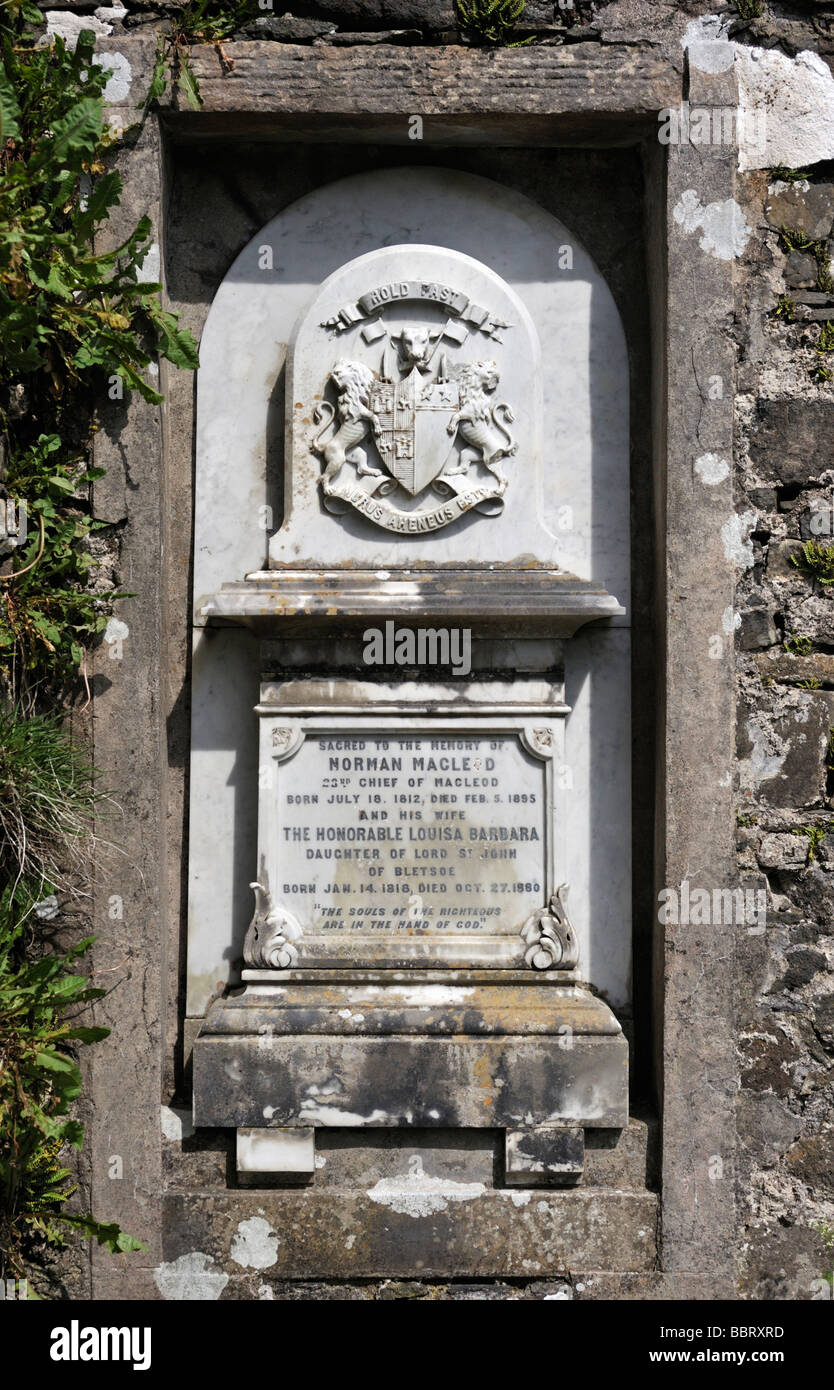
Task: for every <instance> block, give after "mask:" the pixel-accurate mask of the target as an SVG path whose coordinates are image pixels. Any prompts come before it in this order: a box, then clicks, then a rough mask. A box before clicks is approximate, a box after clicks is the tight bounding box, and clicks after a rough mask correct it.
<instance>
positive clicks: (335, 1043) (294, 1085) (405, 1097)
mask: <svg viewBox="0 0 834 1390" xmlns="http://www.w3.org/2000/svg"><path fill="white" fill-rule="evenodd" d="M261 1041H263V1040H261ZM268 1041H269V1044H270V1046H269V1048H265V1047H263V1046H262V1047H260V1048H259V1047H258V1040H257V1039H252V1038H246V1037H240V1036H238V1037H234V1036H231V1037H222V1036H214V1037H212V1036H202V1037H199V1038H198V1039H197V1042H196V1043H195V1046H194V1095H195V1102H194V1104H195V1109H194V1122H195V1124H197V1125H200V1126H203V1125H205V1126H211V1127H218V1128H224V1127H225V1128H240V1127H249V1126H252V1127H258V1126H262V1125H263V1123H264V1120H266V1121H267V1122H268V1123H269V1124H275V1125H278V1126H295V1125H301V1126H305V1127H309V1126H319V1125H323V1126H336V1127H338V1128H344V1127H353V1126H357V1127H364V1126H370V1127H378V1126H382V1127H397V1126H402V1125H406V1126H420V1127H423V1128H432V1127H441V1128H457V1127H464V1128H465V1127H476V1128H477V1127H487V1128H500V1129H512V1128H516V1127H518V1126H519V1125H521V1124H525V1123H533V1124H548V1123H549V1124H552V1123H554V1121H557V1122H558V1121H560V1120H570V1119H576V1121H577V1123H579V1124H582V1125H591V1126H599V1127H602V1128H606V1129H616V1128H620V1127H622V1126H623V1125H624V1124H625V1123H626V1121H627V1117H628V1085H627V1066H628V1048H627V1044H626V1042H625V1039H624V1038H623V1037H622V1035H620V1036H619V1037H608V1038H593V1037H591V1038H589V1037H584V1038H583V1037H579V1038H574V1039H572V1046H571V1047H570V1048H566V1047H565V1046H564V1042H565V1040H564V1038H561V1039H557V1038H546V1037H542V1038H535V1039H529V1038H524V1037H506V1038H483V1039H481V1038H468V1039H467V1038H464V1039H461V1038H421V1037H407V1038H398V1037H387V1038H372V1037H355V1038H332V1037H326V1036H325V1037H322V1036H313V1037H272V1038H269V1039H268ZM230 1078H234V1081H235V1084H234V1085H230Z"/></svg>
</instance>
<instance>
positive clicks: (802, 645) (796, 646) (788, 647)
mask: <svg viewBox="0 0 834 1390" xmlns="http://www.w3.org/2000/svg"><path fill="white" fill-rule="evenodd" d="M782 646H783V647H784V648H785V651H786V652H790V653H791V655H792V656H809V655H810V653H811V652H812V651H813V650H814V644H813V642H812V640H811V638H810V637H806V636H805V635H804V634H802V633H799V632H792V633H791V635H790V637H786V638H785V640H784V642H783V643H782Z"/></svg>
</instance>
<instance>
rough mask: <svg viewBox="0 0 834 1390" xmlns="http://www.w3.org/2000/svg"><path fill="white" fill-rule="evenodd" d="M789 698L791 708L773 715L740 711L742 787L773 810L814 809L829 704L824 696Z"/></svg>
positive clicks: (819, 789)
mask: <svg viewBox="0 0 834 1390" xmlns="http://www.w3.org/2000/svg"><path fill="white" fill-rule="evenodd" d="M787 698H788V699H789V700H790V701H791V706H790V707H789V708H787V709H786V710H784V712H783V713H781V714H779V715H776V716H773V715H770V714H769V713H768V712H766V711H764V710H752V709H746V710H742V712H741V717H740V719H739V728H738V742H739V758H740V759H741V767H740V773H741V779H742V785H743V786H744V787H745V788H746V789H748V790H750V791H752V792H753V794H754V795H756V796H760V797H761V798H762V799H763V800H764V801H766V802H767V803H768V804H769V805H771V806H816V805H819V804H820V802H821V800H822V797H823V793H824V786H825V760H826V753H827V749H828V743H829V738H830V724H831V712H830V709H829V704H828V701H827V699H826V697H825V693H822V692H821V693H820V694H817V693H816V692H810V691H804V690H797V691H791V692H790V694H789V696H788V697H787Z"/></svg>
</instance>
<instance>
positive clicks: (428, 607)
mask: <svg viewBox="0 0 834 1390" xmlns="http://www.w3.org/2000/svg"><path fill="white" fill-rule="evenodd" d="M624 614H625V609H624V608H622V607H621V606H620V604H619V603H618V602H617V600H616V599H615V598H614V597H613V596H612V595H611V594H609V593H608V592H607V590H606V589H604V588H603V586H602V585H601V584H595V583H593V582H591V581H589V580H585V579H578V578H577V577H576V575H573V574H568V573H566V572H565V571H564V570H543V569H536V568H533V567H531V568H529V569H511V568H507V567H504V566H496V567H495V568H494V569H490V570H486V569H469V570H465V569H439V570H431V571H428V570H417V569H412V570H398V571H393V570H388V571H373V570H339V571H336V570H331V571H327V570H263V571H259V572H257V573H255V574H251V575H248V576H247V578H246V580H245V581H243V582H242V583H234V584H224V585H223V588H222V589H221V590H220V592H219V593H216V594H213V595H212V596H211V597H209V598H206V599H204V600H202V601H200V602H198V604H197V613H196V623H197V625H198V626H212V627H214V626H227V625H229V624H232V625H234V626H243V627H248V628H252V629H253V630H255V631H257V632H259V633H260V634H261V635H262V636H268V635H270V633H274V632H275V631H276V630H281V631H285V630H286V625H287V624H288V623H292V624H293V626H294V627H296V628H297V627H299V626H315V627H316V628H318V629H319V630H321V629H322V628H323V626H325V625H326V624H327V622H328V620H330V621H331V623H338V624H341V625H344V624H350V623H357V624H358V623H365V622H368V621H375V622H381V621H383V620H385V619H387V618H391V619H394V620H399V621H405V622H408V621H411V622H420V623H445V624H447V625H448V624H455V623H457V624H463V625H465V626H469V627H472V628H473V629H476V630H479V631H480V630H482V631H490V632H494V633H497V632H500V631H501V630H503V629H507V630H509V631H511V632H516V633H517V631H518V628H519V624H521V623H523V625H524V628H525V630H526V631H528V632H531V633H532V632H534V631H538V632H541V633H546V634H548V635H550V636H554V637H572V636H573V634H574V633H575V632H576V631H577V630H578V629H579V628H580V627H583V626H584V625H585V623H589V622H594V621H595V620H596V619H598V618H619V617H622V616H624Z"/></svg>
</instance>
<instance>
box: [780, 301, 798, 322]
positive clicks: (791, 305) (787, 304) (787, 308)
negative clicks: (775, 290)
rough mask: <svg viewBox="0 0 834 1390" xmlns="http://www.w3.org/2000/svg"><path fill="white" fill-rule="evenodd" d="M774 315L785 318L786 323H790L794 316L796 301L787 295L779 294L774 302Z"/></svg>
mask: <svg viewBox="0 0 834 1390" xmlns="http://www.w3.org/2000/svg"><path fill="white" fill-rule="evenodd" d="M776 317H777V319H785V320H786V321H787V322H788V323H792V322H793V320H794V319H795V318H796V303H795V301H794V300H793V299H791V298H790V296H789V295H787V294H780V296H779V298H778V300H777V302H776Z"/></svg>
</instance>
